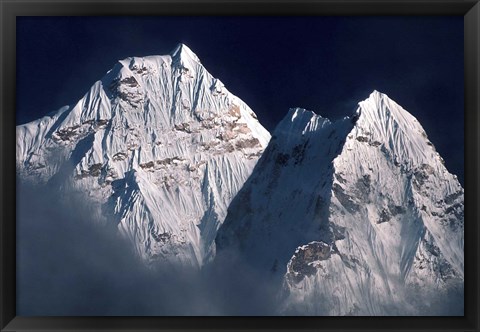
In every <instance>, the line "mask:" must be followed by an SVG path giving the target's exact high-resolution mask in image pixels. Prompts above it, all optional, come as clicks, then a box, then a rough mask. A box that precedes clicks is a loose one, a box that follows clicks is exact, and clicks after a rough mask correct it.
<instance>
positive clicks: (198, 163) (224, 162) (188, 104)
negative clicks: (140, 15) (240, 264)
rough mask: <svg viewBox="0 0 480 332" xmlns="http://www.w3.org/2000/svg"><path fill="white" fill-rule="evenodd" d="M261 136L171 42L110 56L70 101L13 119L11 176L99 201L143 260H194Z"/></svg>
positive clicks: (210, 250) (208, 247)
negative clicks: (157, 52) (165, 50)
mask: <svg viewBox="0 0 480 332" xmlns="http://www.w3.org/2000/svg"><path fill="white" fill-rule="evenodd" d="M269 139H270V134H269V133H268V132H267V131H266V130H265V129H264V128H263V127H262V126H261V125H260V123H259V122H258V121H257V118H256V116H255V114H254V112H253V111H252V110H251V109H250V108H249V107H248V106H247V105H246V104H245V103H244V102H242V101H241V100H240V99H239V98H237V97H235V96H234V95H232V94H231V93H230V92H229V91H228V90H227V89H226V88H225V87H224V86H223V84H222V82H221V81H219V80H218V79H216V78H214V77H213V76H212V75H210V74H209V73H208V72H207V70H206V69H205V68H204V67H203V66H202V64H201V63H200V60H199V59H198V58H197V56H196V55H195V54H194V53H193V52H192V51H191V50H190V49H189V48H188V47H187V46H185V45H183V44H180V45H179V46H178V47H177V48H176V49H175V50H174V51H173V52H172V53H171V54H170V55H165V56H148V57H131V58H127V59H124V60H121V61H119V62H118V63H117V64H116V65H115V66H114V68H113V69H111V70H110V71H109V72H108V73H107V74H106V75H105V76H104V77H103V78H102V79H101V80H100V81H98V82H96V83H95V84H94V85H93V86H92V87H91V89H90V90H89V91H88V92H87V94H86V95H85V96H84V97H83V98H82V99H81V100H80V101H79V102H78V103H77V104H76V105H75V106H73V107H64V108H62V109H60V110H59V111H58V112H57V113H55V114H51V115H48V116H45V117H43V118H41V119H39V120H37V121H33V122H30V123H27V124H25V125H21V126H18V127H17V152H16V153H17V156H16V163H17V174H18V175H19V176H20V177H21V178H22V179H26V180H30V181H34V182H40V183H48V184H49V185H51V186H52V188H54V189H55V190H57V189H63V190H66V191H69V190H78V191H80V192H87V193H88V194H89V195H90V196H92V197H93V198H94V199H96V200H98V201H99V202H101V203H102V205H103V207H102V213H103V215H104V216H108V217H109V218H108V220H114V222H115V224H116V226H117V227H118V229H119V230H120V232H121V233H122V234H123V235H125V236H126V237H128V238H130V239H131V241H132V242H133V244H134V245H135V248H136V250H137V252H138V253H139V254H140V255H141V256H142V257H143V258H144V259H145V260H146V261H147V262H149V263H154V262H157V261H162V262H163V261H169V262H172V263H178V262H180V263H184V264H186V265H192V266H201V265H202V264H203V263H204V262H206V261H208V260H210V259H211V257H213V255H214V253H215V245H214V238H215V235H216V232H217V229H218V227H219V226H220V225H221V223H222V222H223V220H224V218H225V215H226V209H227V206H228V205H229V203H230V201H231V199H232V198H233V197H234V196H235V195H236V193H237V192H238V190H239V189H240V188H241V187H242V185H243V183H244V181H245V180H246V179H247V177H248V176H249V175H250V173H251V171H252V169H253V167H254V166H255V164H256V162H257V160H258V158H259V156H260V155H261V153H262V152H263V150H264V148H265V147H266V145H267V143H268V141H269Z"/></svg>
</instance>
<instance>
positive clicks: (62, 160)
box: [16, 16, 464, 316]
mask: <svg viewBox="0 0 480 332" xmlns="http://www.w3.org/2000/svg"><path fill="white" fill-rule="evenodd" d="M16 22H17V23H16V25H17V60H16V63H17V96H16V105H17V110H16V182H17V193H16V202H17V206H16V216H17V220H16V224H17V231H16V234H17V235H16V236H17V239H16V244H17V257H16V264H17V280H16V286H17V290H16V291H17V302H16V303H17V307H16V310H17V315H19V316H463V315H464V304H463V303H464V189H463V187H464V127H463V125H464V113H463V112H464V111H463V110H464V101H463V96H464V83H463V65H464V63H463V53H464V51H463V50H464V42H463V17H460V16H437V17H435V16H429V17H420V16H418V17H417V16H415V17H413V16H412V17H406V16H405V17H402V16H389V17H381V16H378V17H374V16H371V17H320V16H319V17H226V16H225V17H207V16H203V17H182V16H172V17H61V16H57V17H53V16H52V17H26V16H25V17H18V18H17V21H16Z"/></svg>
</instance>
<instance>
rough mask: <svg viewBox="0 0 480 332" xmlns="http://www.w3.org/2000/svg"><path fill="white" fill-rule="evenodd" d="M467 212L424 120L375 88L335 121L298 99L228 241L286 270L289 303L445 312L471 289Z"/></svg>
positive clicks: (331, 309) (307, 307)
mask: <svg viewBox="0 0 480 332" xmlns="http://www.w3.org/2000/svg"><path fill="white" fill-rule="evenodd" d="M269 173H271V174H273V176H271V177H269V176H268V174H269ZM463 221H464V217H463V189H462V187H461V186H460V184H459V182H458V181H457V179H456V177H455V176H454V175H451V174H450V173H449V172H448V171H447V170H446V168H445V166H444V165H443V160H442V159H441V157H440V156H439V155H438V153H437V152H436V151H435V149H434V147H433V145H432V143H431V142H430V141H429V140H428V138H427V136H426V134H425V132H424V130H423V128H422V127H421V125H420V124H419V123H418V121H417V120H416V119H415V118H414V117H413V116H412V115H411V114H409V113H408V112H407V111H405V110H404V109H403V108H402V107H401V106H399V105H397V104H396V103H395V102H394V101H392V100H391V99H389V98H388V97H387V96H386V95H384V94H381V93H379V92H376V91H375V92H373V93H372V94H371V95H370V97H369V98H368V99H367V100H365V101H363V102H361V103H359V107H358V110H357V111H356V112H355V114H354V115H353V116H352V117H350V118H345V119H343V120H340V121H337V122H334V123H331V122H330V121H328V120H326V119H323V118H320V117H319V116H316V115H314V114H313V113H311V112H307V111H304V110H298V109H297V110H292V111H291V112H290V113H289V115H288V116H287V117H286V118H285V119H284V120H283V122H282V123H281V124H280V125H279V126H278V128H277V129H276V130H275V132H274V135H273V138H272V140H271V142H270V144H269V146H268V147H267V149H266V151H265V153H264V155H263V156H262V158H261V160H260V162H259V164H258V166H257V168H256V169H255V171H254V172H253V174H252V176H251V178H250V179H249V180H248V181H247V183H246V184H245V186H244V188H243V189H242V190H241V191H240V193H239V194H238V195H237V198H236V199H235V200H234V201H233V202H232V204H231V207H230V209H229V213H228V216H227V218H226V220H225V223H224V225H223V226H222V227H221V228H220V230H219V235H218V237H217V244H218V247H219V248H222V249H223V248H225V249H227V248H230V247H236V248H239V250H240V251H241V253H242V255H243V256H244V257H246V261H249V262H250V261H251V262H253V264H254V265H255V266H257V267H258V268H260V269H267V268H268V269H269V270H270V271H271V273H272V274H273V275H274V276H275V275H277V276H279V275H283V276H284V281H283V287H284V313H286V314H306V315H318V314H322V315H403V314H406V315H412V314H419V315H422V314H435V310H436V308H438V307H439V304H438V303H436V301H438V300H439V299H442V296H445V297H444V298H443V299H446V298H450V296H451V295H452V294H455V296H460V297H461V296H463V293H462V292H463ZM452 292H453V293H452ZM432 294H435V296H433V295H432Z"/></svg>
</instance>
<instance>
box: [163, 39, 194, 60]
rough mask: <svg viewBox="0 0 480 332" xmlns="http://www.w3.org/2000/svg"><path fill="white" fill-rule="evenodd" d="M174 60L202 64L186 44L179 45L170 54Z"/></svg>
mask: <svg viewBox="0 0 480 332" xmlns="http://www.w3.org/2000/svg"><path fill="white" fill-rule="evenodd" d="M170 55H171V57H172V59H174V60H177V61H189V60H194V61H195V62H200V59H199V58H198V57H197V55H196V54H195V53H193V51H192V50H191V49H190V48H189V47H188V46H187V45H185V44H183V43H179V44H178V45H177V46H176V47H175V49H174V50H173V51H172V52H171V53H170Z"/></svg>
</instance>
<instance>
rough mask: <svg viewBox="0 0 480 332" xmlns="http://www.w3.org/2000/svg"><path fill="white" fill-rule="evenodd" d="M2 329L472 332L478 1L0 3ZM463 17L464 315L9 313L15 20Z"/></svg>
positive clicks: (12, 293) (475, 318) (475, 322)
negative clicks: (86, 17) (85, 315)
mask: <svg viewBox="0 0 480 332" xmlns="http://www.w3.org/2000/svg"><path fill="white" fill-rule="evenodd" d="M0 13H1V19H0V20H1V28H2V30H1V31H2V32H1V42H0V56H1V58H0V61H1V67H0V74H1V91H0V101H1V109H0V128H1V135H0V145H1V146H0V161H1V164H0V173H1V176H0V188H1V193H0V211H1V224H0V226H1V227H0V238H1V239H0V269H1V270H0V272H1V273H0V278H1V280H0V297H1V304H0V329H1V331H40V330H44V331H58V330H66V331H70V330H75V331H94V330H102V331H115V330H119V331H170V330H172V331H177V330H178V331H187V330H188V331H195V330H214V331H235V330H237V331H239V330H258V331H264V330H292V331H294V330H299V331H320V330H322V331H345V330H352V331H353V330H392V331H393V330H395V331H413V330H422V331H425V330H426V331H428V330H432V331H439V330H442V331H448V330H450V331H460V330H461V331H478V330H479V328H480V324H479V323H480V320H479V315H478V312H480V309H479V306H478V298H479V287H478V263H479V257H480V256H479V253H480V246H479V241H478V239H479V238H480V234H479V227H478V223H477V220H478V206H479V205H480V204H479V203H480V202H479V200H478V197H479V195H478V194H479V182H478V180H479V177H478V166H479V165H478V164H479V153H478V152H479V144H478V143H479V141H480V137H479V132H478V129H479V125H480V122H479V116H478V112H479V111H480V97H479V96H480V93H479V92H480V87H479V81H480V72H479V58H480V54H479V53H480V46H479V45H480V20H479V18H480V4H479V3H478V0H475V1H474V0H447V1H439V0H423V1H414V0H404V1H401V0H400V1H390V0H370V1H362V0H336V1H335V0H330V1H322V0H300V1H293V0H292V1H287V0H271V1H270V0H260V1H251V0H245V1H238V0H237V1H236V0H223V1H220V0H216V1H213V0H177V1H175V0H166V1H161V0H159V1H154V0H143V1H134V0H123V1H122V0H117V1H107V0H99V1H79V0H60V1H52V0H50V1H49V0H37V1H33V0H31V1H29V0H27V1H24V0H21V1H14V0H0ZM86 15H88V16H106V15H107V16H111V15H149V16H151V15H159V16H162V15H282V16H298V15H307V16H311V15H462V16H464V27H465V35H464V36H465V37H464V38H465V39H464V41H465V58H464V63H465V177H466V181H465V216H466V222H465V248H466V249H465V260H466V261H465V316H463V317H19V316H16V313H15V299H16V288H15V280H16V275H15V257H16V256H15V239H16V237H15V220H16V219H15V143H14V142H15V103H16V97H15V82H16V67H15V63H16V58H15V45H16V40H15V35H16V33H15V29H16V17H17V16H86Z"/></svg>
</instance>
